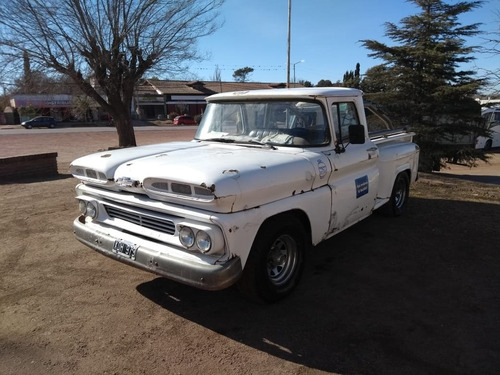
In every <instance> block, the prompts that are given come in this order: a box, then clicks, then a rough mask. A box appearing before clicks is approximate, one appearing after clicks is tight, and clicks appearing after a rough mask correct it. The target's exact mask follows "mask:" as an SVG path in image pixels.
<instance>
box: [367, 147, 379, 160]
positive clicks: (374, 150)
mask: <svg viewBox="0 0 500 375" xmlns="http://www.w3.org/2000/svg"><path fill="white" fill-rule="evenodd" d="M366 152H368V160H370V159H372V158H376V157H378V147H376V146H374V147H370V148H368V149H366Z"/></svg>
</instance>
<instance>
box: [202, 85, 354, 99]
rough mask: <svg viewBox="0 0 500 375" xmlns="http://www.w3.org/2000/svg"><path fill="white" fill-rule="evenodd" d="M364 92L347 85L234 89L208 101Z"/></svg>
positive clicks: (348, 94)
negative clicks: (346, 86)
mask: <svg viewBox="0 0 500 375" xmlns="http://www.w3.org/2000/svg"><path fill="white" fill-rule="evenodd" d="M362 95H363V92H362V91H361V90H358V89H350V88H345V87H303V88H292V89H267V90H249V91H232V92H224V93H220V94H215V95H211V96H209V97H207V98H206V100H207V101H208V102H211V101H219V100H246V99H249V100H258V99H292V98H315V97H327V96H337V97H339V96H340V97H347V96H349V97H353V96H354V97H356V96H362Z"/></svg>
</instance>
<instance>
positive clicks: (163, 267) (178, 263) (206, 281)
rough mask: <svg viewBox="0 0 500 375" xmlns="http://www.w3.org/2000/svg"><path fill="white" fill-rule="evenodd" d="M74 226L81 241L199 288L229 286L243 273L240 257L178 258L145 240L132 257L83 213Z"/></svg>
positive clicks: (134, 265) (106, 253) (115, 257)
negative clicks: (87, 221)
mask: <svg viewBox="0 0 500 375" xmlns="http://www.w3.org/2000/svg"><path fill="white" fill-rule="evenodd" d="M73 230H74V233H75V236H76V238H77V239H78V240H79V241H80V242H82V243H83V244H85V245H87V246H89V247H90V248H92V249H94V250H96V251H98V252H100V253H101V254H103V255H106V256H108V257H110V258H113V259H115V260H118V261H120V262H122V263H125V264H128V265H130V266H133V267H137V268H140V269H142V270H145V271H148V272H152V273H155V274H158V275H160V276H163V277H166V278H168V279H171V280H175V281H177V282H180V283H183V284H186V285H190V286H193V287H196V288H199V289H205V290H220V289H225V288H227V287H229V286H231V285H232V284H234V283H235V282H236V281H237V280H238V279H239V277H240V276H241V272H242V269H241V261H240V258H239V257H235V258H232V259H229V260H228V261H226V262H224V263H223V264H208V263H200V262H193V261H190V260H187V259H182V258H175V257H172V256H169V255H167V254H163V253H161V252H159V251H158V250H156V249H153V248H150V247H148V246H147V245H144V244H141V245H139V246H138V247H137V249H136V250H135V254H134V257H133V258H131V257H127V256H124V255H121V254H120V253H118V252H117V251H115V250H113V247H114V244H115V241H119V240H120V239H119V238H115V237H113V236H112V235H110V234H108V233H104V232H101V231H98V230H95V229H94V228H89V227H88V226H87V225H86V224H85V219H84V218H82V217H81V216H80V217H78V218H76V219H75V221H74V222H73Z"/></svg>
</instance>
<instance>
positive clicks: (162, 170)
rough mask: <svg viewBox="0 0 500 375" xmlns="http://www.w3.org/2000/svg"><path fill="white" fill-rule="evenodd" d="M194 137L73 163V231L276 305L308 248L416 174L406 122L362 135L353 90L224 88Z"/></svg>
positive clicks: (174, 272) (385, 200)
mask: <svg viewBox="0 0 500 375" xmlns="http://www.w3.org/2000/svg"><path fill="white" fill-rule="evenodd" d="M207 101H208V106H207V109H206V111H205V114H204V116H203V120H202V122H201V124H200V126H199V129H198V131H197V133H196V135H195V137H194V139H193V140H192V141H189V142H171V143H163V144H155V145H149V146H141V147H136V148H128V149H121V150H114V151H105V152H100V153H96V154H92V155H89V156H85V157H82V158H79V159H77V160H75V161H74V162H73V163H72V165H71V168H70V170H71V173H72V174H73V176H75V177H76V178H78V179H79V180H80V181H81V183H80V184H79V185H78V186H77V187H76V193H77V199H78V201H79V208H80V211H81V215H80V216H79V217H78V218H76V219H75V221H74V231H75V235H76V237H77V239H78V240H80V241H81V242H83V243H84V244H85V245H87V246H89V247H91V248H92V249H94V250H97V251H98V252H100V253H102V254H104V255H106V256H109V257H111V258H113V259H116V260H118V261H121V262H123V263H126V264H129V265H131V266H135V267H138V268H141V269H143V270H147V271H150V272H153V273H156V274H159V275H161V276H164V277H166V278H169V279H172V280H176V281H178V282H181V283H185V284H188V285H191V286H194V287H198V288H201V289H207V290H219V289H223V288H226V287H229V286H230V285H232V284H235V283H237V284H238V286H239V287H240V289H241V290H242V291H243V292H245V293H246V294H248V295H249V296H251V297H253V298H255V299H258V300H263V301H266V302H273V301H276V300H278V299H280V298H283V297H284V296H286V295H288V294H289V293H290V292H291V291H292V289H293V288H294V287H295V286H296V284H297V283H298V281H299V278H300V275H301V272H302V269H303V265H304V257H305V254H306V252H307V250H308V249H310V248H311V247H312V246H315V245H317V244H319V243H320V242H322V241H324V240H326V239H328V238H330V237H332V236H333V235H335V234H337V233H339V232H340V231H342V230H344V229H346V228H348V227H350V226H351V225H353V224H355V223H356V222H358V221H360V220H362V219H364V218H366V217H367V216H369V215H370V214H371V213H372V212H373V211H374V210H375V209H378V208H380V207H382V206H383V205H385V207H386V208H388V211H390V212H391V213H392V214H394V215H399V214H401V212H402V211H403V209H404V207H405V204H406V202H407V199H408V194H409V186H410V183H411V182H413V181H415V180H416V178H417V169H418V157H419V148H418V146H417V145H416V144H414V143H412V137H413V134H412V133H408V132H405V131H402V130H401V131H394V130H393V131H387V132H378V133H376V134H374V135H369V132H368V127H367V123H366V118H365V112H364V109H363V98H362V92H361V91H359V90H355V89H346V88H304V89H275V90H256V91H245V92H231V93H222V94H216V95H213V96H210V97H208V98H207Z"/></svg>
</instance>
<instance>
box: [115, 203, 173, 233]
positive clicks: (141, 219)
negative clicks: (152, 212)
mask: <svg viewBox="0 0 500 375" xmlns="http://www.w3.org/2000/svg"><path fill="white" fill-rule="evenodd" d="M105 208H106V212H107V213H108V216H109V217H111V218H113V219H121V220H124V221H128V222H129V223H133V224H136V225H140V226H141V227H144V228H148V229H153V230H156V231H158V232H162V233H167V234H174V233H175V224H174V222H173V221H171V220H165V219H159V218H157V217H154V216H149V215H144V214H139V213H136V212H130V211H126V210H123V209H120V208H117V207H113V206H105Z"/></svg>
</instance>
